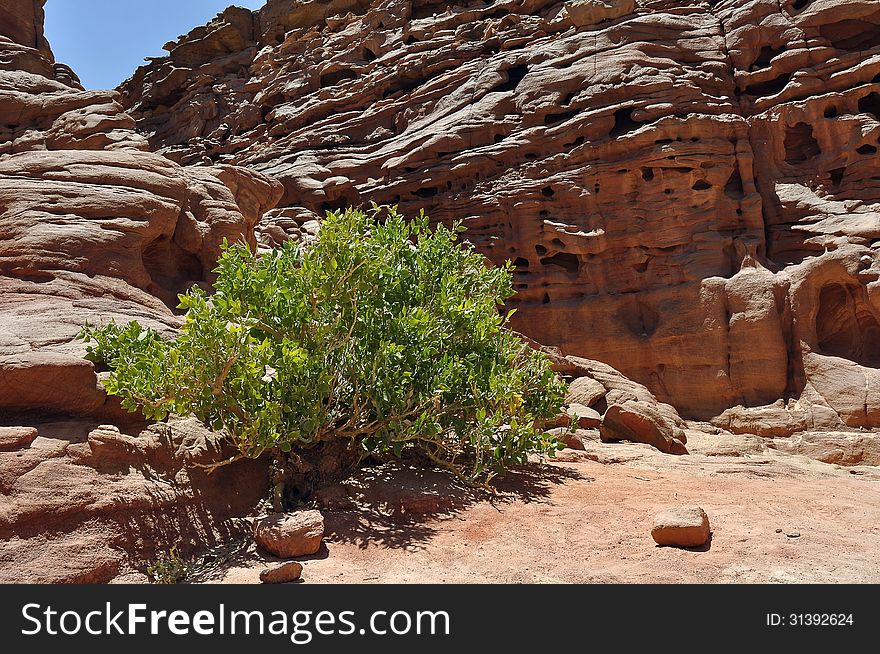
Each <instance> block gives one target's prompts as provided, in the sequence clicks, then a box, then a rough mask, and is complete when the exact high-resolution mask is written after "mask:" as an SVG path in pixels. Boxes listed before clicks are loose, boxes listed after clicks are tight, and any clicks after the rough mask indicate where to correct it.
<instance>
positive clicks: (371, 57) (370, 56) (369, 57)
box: [364, 48, 376, 61]
mask: <svg viewBox="0 0 880 654" xmlns="http://www.w3.org/2000/svg"><path fill="white" fill-rule="evenodd" d="M364 59H365V60H366V61H376V53H375V52H373V51H372V50H370V49H369V48H364Z"/></svg>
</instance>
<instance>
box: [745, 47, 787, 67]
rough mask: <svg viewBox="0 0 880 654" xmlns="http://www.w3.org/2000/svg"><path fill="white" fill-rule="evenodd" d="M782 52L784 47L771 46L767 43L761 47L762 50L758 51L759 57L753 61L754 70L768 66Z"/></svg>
mask: <svg viewBox="0 0 880 654" xmlns="http://www.w3.org/2000/svg"><path fill="white" fill-rule="evenodd" d="M780 52H782V48H771V47H770V46H769V45H765V46H764V47H763V48H761V52H759V53H758V57H757V59H755V61H754V62H752V70H754V69H755V68H766V67H767V66H769V65H770V62H771V61H773V59H774V57H776V55H778V54H779V53H780Z"/></svg>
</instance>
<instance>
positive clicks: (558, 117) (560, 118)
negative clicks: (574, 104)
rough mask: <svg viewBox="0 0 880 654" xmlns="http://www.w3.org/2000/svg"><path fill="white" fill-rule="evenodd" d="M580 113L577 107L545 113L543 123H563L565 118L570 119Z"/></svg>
mask: <svg viewBox="0 0 880 654" xmlns="http://www.w3.org/2000/svg"><path fill="white" fill-rule="evenodd" d="M578 113H580V110H579V109H574V110H573V111H564V112H562V113H559V114H547V115H546V116H544V124H545V125H558V124H559V123H564V122H565V121H567V120H571V119H572V118H574V117H575V116H577V115H578Z"/></svg>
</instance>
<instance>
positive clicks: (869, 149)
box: [856, 143, 877, 154]
mask: <svg viewBox="0 0 880 654" xmlns="http://www.w3.org/2000/svg"><path fill="white" fill-rule="evenodd" d="M856 152H858V153H859V154H877V148H875V147H874V146H873V145H871V144H870V143H865V144H864V145H863V146H862V147H860V148H856Z"/></svg>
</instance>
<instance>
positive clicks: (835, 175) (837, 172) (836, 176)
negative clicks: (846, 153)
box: [828, 168, 846, 186]
mask: <svg viewBox="0 0 880 654" xmlns="http://www.w3.org/2000/svg"><path fill="white" fill-rule="evenodd" d="M828 174H829V175H830V176H831V183H832V184H834V186H840V183H841V182H842V181H843V176H844V174H846V168H835V169H834V170H829V171H828Z"/></svg>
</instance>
